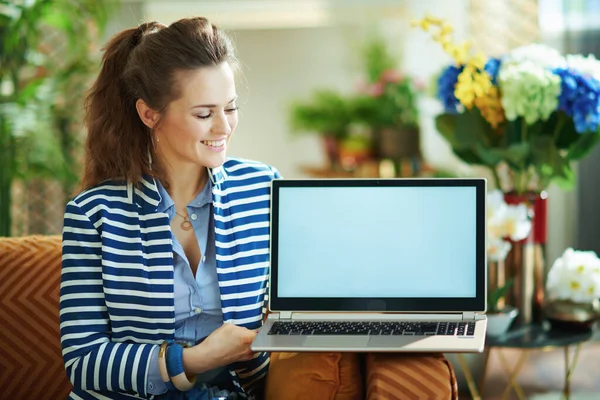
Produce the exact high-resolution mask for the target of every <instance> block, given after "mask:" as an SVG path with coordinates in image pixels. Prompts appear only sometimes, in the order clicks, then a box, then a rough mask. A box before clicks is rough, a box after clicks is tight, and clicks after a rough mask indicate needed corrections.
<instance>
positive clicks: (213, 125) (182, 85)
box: [156, 62, 238, 168]
mask: <svg viewBox="0 0 600 400" xmlns="http://www.w3.org/2000/svg"><path fill="white" fill-rule="evenodd" d="M176 79H177V83H178V85H179V89H180V94H181V96H180V98H179V99H177V100H175V101H173V102H171V103H170V104H169V106H168V107H167V110H166V111H165V114H164V115H163V116H162V118H161V121H160V123H159V125H158V127H157V129H156V138H157V139H158V142H157V147H156V153H157V155H158V157H159V158H161V159H162V161H163V162H166V163H167V164H170V165H173V164H174V163H179V162H188V163H194V164H197V165H200V166H203V167H209V168H214V167H218V166H220V165H222V164H223V163H224V162H225V155H226V152H227V146H228V144H229V140H230V139H231V134H232V133H233V131H234V130H235V128H236V126H237V122H238V114H237V107H236V104H235V101H236V98H237V95H236V90H235V82H234V77H233V71H232V70H231V67H230V66H229V64H228V63H226V62H225V63H221V64H219V65H216V66H212V67H204V68H200V69H198V70H195V71H185V72H180V73H178V74H177V76H176Z"/></svg>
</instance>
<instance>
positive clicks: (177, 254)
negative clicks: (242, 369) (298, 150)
mask: <svg viewBox="0 0 600 400" xmlns="http://www.w3.org/2000/svg"><path fill="white" fill-rule="evenodd" d="M156 186H157V188H158V192H159V194H160V197H161V200H160V203H159V205H158V210H157V211H158V212H164V213H166V214H167V215H168V216H169V221H171V220H172V219H173V218H174V217H176V218H179V219H181V217H180V216H178V215H176V213H175V204H174V202H173V200H172V199H171V196H169V194H168V193H167V191H166V190H165V188H164V187H163V186H162V185H161V184H160V182H159V181H158V180H157V182H156ZM187 212H188V215H189V221H190V222H191V223H192V227H193V228H194V233H195V234H196V239H197V240H198V247H199V248H200V252H201V255H202V258H201V259H200V263H199V265H198V270H197V271H196V277H195V278H194V275H193V274H192V270H191V268H190V263H189V261H188V259H187V257H186V255H185V252H184V250H183V247H182V246H181V244H180V243H179V242H178V241H177V238H176V237H175V235H173V234H171V238H172V240H173V263H174V282H175V285H174V286H175V340H177V341H184V342H188V343H190V344H191V345H192V344H195V343H197V342H198V341H200V340H202V339H204V338H205V337H206V336H208V335H209V334H210V333H212V332H213V331H214V330H215V329H217V328H218V327H219V326H221V325H222V324H223V312H222V310H221V300H220V292H219V284H218V280H217V261H216V255H215V229H214V215H213V211H212V183H211V181H210V180H208V182H207V183H206V185H205V186H204V189H202V191H200V193H198V195H197V196H196V198H195V199H194V200H192V201H191V202H190V203H189V204H188V205H187ZM182 222H183V220H182ZM150 366H151V367H150V371H149V373H148V393H151V394H162V393H165V392H166V391H167V387H166V385H165V384H164V382H163V381H162V379H161V377H160V371H159V369H158V351H154V352H153V353H152V356H151V359H150ZM223 372H226V368H225V367H223V368H219V369H216V370H213V371H208V372H206V373H204V374H202V375H201V376H199V377H198V378H199V379H200V380H202V381H204V382H209V381H211V380H212V379H214V378H215V377H216V376H218V375H219V374H220V373H223Z"/></svg>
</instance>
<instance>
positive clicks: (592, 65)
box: [566, 54, 600, 81]
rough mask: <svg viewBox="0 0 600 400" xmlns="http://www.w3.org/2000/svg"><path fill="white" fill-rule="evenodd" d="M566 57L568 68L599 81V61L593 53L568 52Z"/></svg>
mask: <svg viewBox="0 0 600 400" xmlns="http://www.w3.org/2000/svg"><path fill="white" fill-rule="evenodd" d="M566 59H567V67H568V68H570V69H573V70H575V71H577V72H580V73H581V74H583V75H587V76H591V77H593V78H595V79H597V80H599V81H600V61H598V59H597V58H596V57H595V56H594V55H593V54H589V55H587V56H584V55H581V54H575V55H573V54H569V55H567V57H566Z"/></svg>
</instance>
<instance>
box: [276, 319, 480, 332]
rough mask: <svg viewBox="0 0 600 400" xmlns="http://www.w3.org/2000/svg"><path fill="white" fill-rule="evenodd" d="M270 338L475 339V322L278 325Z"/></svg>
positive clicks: (309, 322)
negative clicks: (284, 336)
mask: <svg viewBox="0 0 600 400" xmlns="http://www.w3.org/2000/svg"><path fill="white" fill-rule="evenodd" d="M268 334H269V335H411V336H430V335H444V336H473V335H474V334H475V322H446V321H442V322H395V321H377V322H375V321H373V322H370V321H326V322H325V321H293V322H292V321H290V322H283V321H275V322H273V325H272V326H271V329H270V330H269V333H268Z"/></svg>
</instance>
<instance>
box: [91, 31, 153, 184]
mask: <svg viewBox="0 0 600 400" xmlns="http://www.w3.org/2000/svg"><path fill="white" fill-rule="evenodd" d="M163 27H164V26H162V25H160V24H158V23H157V22H150V23H145V24H143V25H140V27H139V28H131V29H126V30H124V31H122V32H120V33H119V34H117V35H115V36H114V37H113V38H112V39H111V40H110V41H109V42H108V44H107V45H106V47H104V49H103V51H104V52H105V53H104V56H103V57H102V68H101V70H100V74H99V75H98V78H97V79H96V82H95V83H94V85H93V86H92V88H91V90H90V92H89V94H88V96H87V98H86V101H85V111H86V118H85V124H86V128H87V138H86V144H85V152H86V156H85V167H84V168H85V170H84V175H83V180H82V190H84V189H88V188H90V187H92V186H94V185H96V184H98V183H100V182H101V181H103V180H105V179H108V178H117V179H124V180H127V181H134V182H136V181H137V180H138V179H139V178H140V177H141V176H142V175H143V174H145V173H151V171H150V165H149V160H148V153H147V152H148V148H149V145H150V144H151V143H152V135H151V134H152V133H151V131H150V129H149V128H148V127H147V126H145V125H144V124H143V122H142V121H141V119H140V118H139V116H138V114H137V110H136V106H135V103H136V101H137V99H138V98H140V97H139V93H136V92H135V91H132V90H130V89H129V88H128V86H129V85H127V82H126V81H125V79H124V77H125V72H126V70H127V67H128V61H129V58H130V55H131V54H132V53H133V51H134V50H135V49H136V46H138V45H139V44H140V42H141V40H142V38H143V37H144V35H147V34H149V33H154V32H156V31H157V30H158V29H162V28H163Z"/></svg>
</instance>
